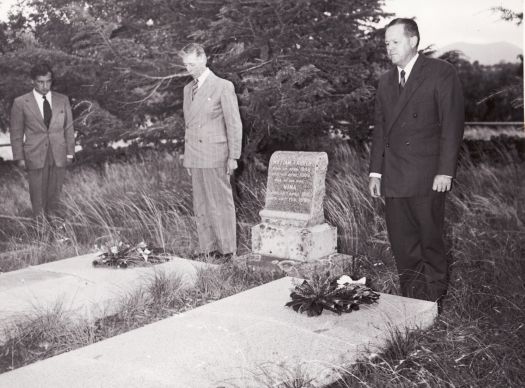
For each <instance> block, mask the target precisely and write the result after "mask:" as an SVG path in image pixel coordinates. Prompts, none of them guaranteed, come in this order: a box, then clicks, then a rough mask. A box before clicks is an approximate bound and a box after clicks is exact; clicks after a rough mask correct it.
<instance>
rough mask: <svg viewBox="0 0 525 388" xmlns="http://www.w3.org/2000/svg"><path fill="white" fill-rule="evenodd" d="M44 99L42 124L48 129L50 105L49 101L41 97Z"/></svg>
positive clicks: (50, 114) (50, 113)
mask: <svg viewBox="0 0 525 388" xmlns="http://www.w3.org/2000/svg"><path fill="white" fill-rule="evenodd" d="M42 98H43V99H44V124H45V125H46V127H47V128H49V123H50V122H51V116H52V112H51V105H50V104H49V101H47V98H46V96H42Z"/></svg>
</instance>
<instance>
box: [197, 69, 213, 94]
mask: <svg viewBox="0 0 525 388" xmlns="http://www.w3.org/2000/svg"><path fill="white" fill-rule="evenodd" d="M209 75H210V69H209V68H206V70H204V71H203V72H202V74H201V75H200V76H199V77H197V80H198V81H199V82H198V83H197V89H199V88H200V87H201V86H202V84H203V83H204V81H206V78H208V76H209Z"/></svg>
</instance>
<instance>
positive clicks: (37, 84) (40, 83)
mask: <svg viewBox="0 0 525 388" xmlns="http://www.w3.org/2000/svg"><path fill="white" fill-rule="evenodd" d="M52 78H53V77H52V76H51V73H47V74H46V75H37V76H36V78H35V79H34V80H32V83H33V87H34V88H35V90H36V91H37V92H38V93H40V94H47V93H48V92H49V90H50V89H51V84H52V83H53V79H52Z"/></svg>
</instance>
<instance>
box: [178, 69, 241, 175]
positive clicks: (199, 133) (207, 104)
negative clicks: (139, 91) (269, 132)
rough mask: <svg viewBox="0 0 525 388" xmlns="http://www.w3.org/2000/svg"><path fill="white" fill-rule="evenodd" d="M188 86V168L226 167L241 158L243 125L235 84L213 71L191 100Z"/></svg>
mask: <svg viewBox="0 0 525 388" xmlns="http://www.w3.org/2000/svg"><path fill="white" fill-rule="evenodd" d="M192 84H193V82H190V83H189V84H187V85H186V86H185V87H184V104H183V105H184V108H183V110H184V121H185V124H186V131H185V136H184V167H188V168H217V167H226V161H227V159H228V158H232V159H239V157H240V156H241V142H242V123H241V116H240V113H239V106H238V103H237V95H236V94H235V89H234V87H233V84H232V83H231V82H230V81H228V80H225V79H222V78H219V77H217V76H216V75H215V74H213V72H211V71H210V74H209V75H208V77H207V78H206V80H205V81H204V83H203V84H202V86H201V87H200V88H199V89H198V91H197V93H196V94H195V97H194V98H193V100H192V98H191V88H192Z"/></svg>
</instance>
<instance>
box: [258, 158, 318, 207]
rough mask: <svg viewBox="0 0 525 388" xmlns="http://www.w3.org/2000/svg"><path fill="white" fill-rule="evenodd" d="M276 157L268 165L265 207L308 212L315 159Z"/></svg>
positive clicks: (311, 197)
mask: <svg viewBox="0 0 525 388" xmlns="http://www.w3.org/2000/svg"><path fill="white" fill-rule="evenodd" d="M276 159H277V160H275V161H274V163H273V164H271V165H270V171H269V175H268V188H267V192H266V206H265V209H269V210H277V211H285V212H293V213H310V207H311V204H312V200H313V175H314V171H315V164H314V163H315V161H314V160H308V159H304V158H303V159H301V160H297V159H284V158H276Z"/></svg>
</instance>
